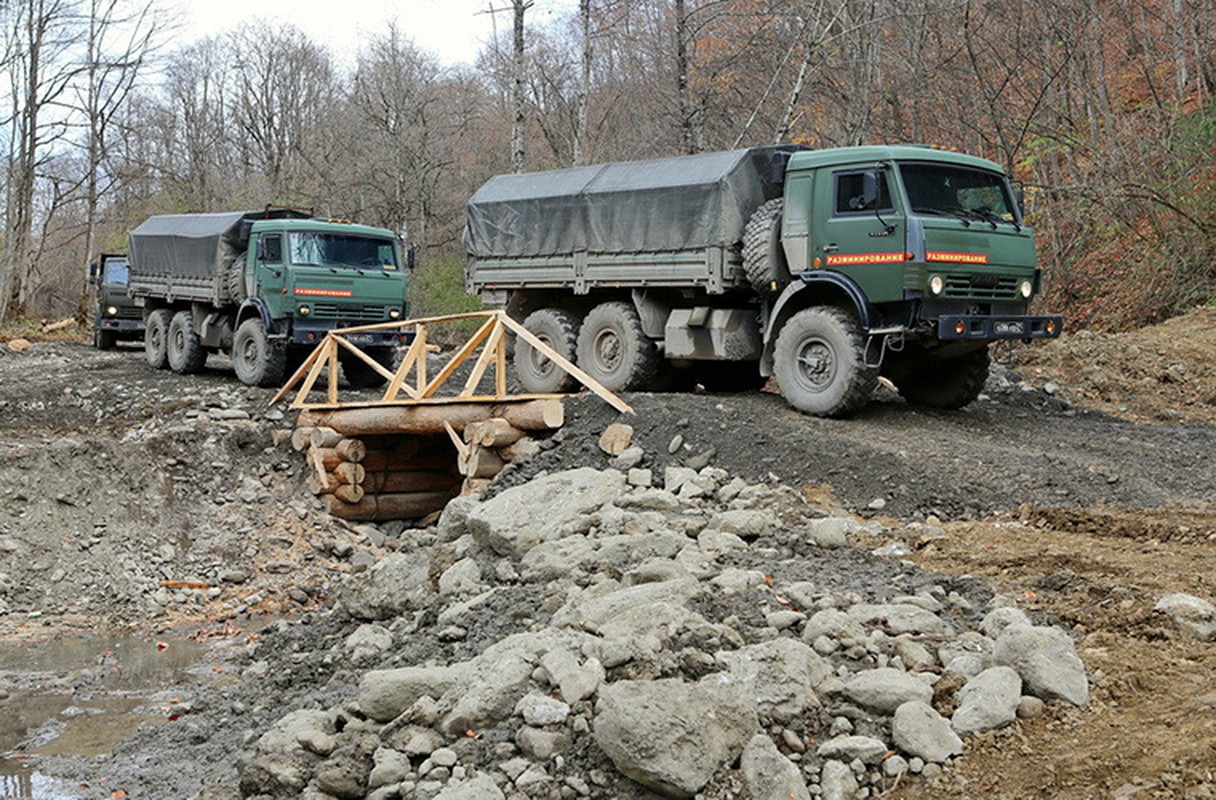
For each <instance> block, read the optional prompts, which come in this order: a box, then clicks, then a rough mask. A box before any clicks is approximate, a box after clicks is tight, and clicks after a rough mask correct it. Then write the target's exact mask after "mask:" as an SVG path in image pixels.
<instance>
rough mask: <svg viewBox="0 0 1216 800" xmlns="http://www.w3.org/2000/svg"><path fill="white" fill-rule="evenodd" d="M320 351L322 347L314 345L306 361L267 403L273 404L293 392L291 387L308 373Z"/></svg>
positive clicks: (306, 394)
mask: <svg viewBox="0 0 1216 800" xmlns="http://www.w3.org/2000/svg"><path fill="white" fill-rule="evenodd" d="M320 352H321V348H320V347H319V346H318V347H314V348H313V349H312V352H311V353H309V354H308V358H306V359H304V363H303V364H301V365H300V366H298V367H296V371H295V372H293V373H291V377H290V378H288V379H287V383H285V384H283V386H282V387H281V388H280V389H279V391H277V392H275V395H274V397H272V398H270V402H269V403H267V405H271V406H272V405H274V404H275V403H277V402H279V401H280V400H282V399H284V398H286V397H287V395H288V394H289V393H290V392H291V388H292V387H293V386H295V385H296V383H297V382H298V381H299V380H300V378H302V377H304V375H305V373H307V372H308V371H309V369H311V368H312V365H313V362H314V361H316V360H317V356H318V354H319V353H320ZM304 396H305V397H307V396H308V392H305V393H304Z"/></svg>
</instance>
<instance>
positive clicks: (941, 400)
mask: <svg viewBox="0 0 1216 800" xmlns="http://www.w3.org/2000/svg"><path fill="white" fill-rule="evenodd" d="M988 363H989V362H988V347H987V346H984V347H982V348H980V349H979V350H972V351H971V352H969V353H965V354H964V355H961V356H958V357H957V358H951V359H946V360H944V361H931V362H929V363H928V364H926V365H925V366H924V367H923V368H921V369H919V370H917V371H916V372H913V373H911V374H909V375H905V376H903V377H902V378H900V379H899V380H896V381H894V383H895V388H897V389H899V393H900V394H901V395H903V397H904V399H905V400H907V401H908V402H909V403H914V404H916V405H921V406H929V407H931V408H949V409H954V408H962V407H963V406H965V405H967V404H968V403H970V402H971V401H972V400H974V399H975V398H977V397H979V395H980V392H982V391H983V390H984V383H985V382H987V380H988Z"/></svg>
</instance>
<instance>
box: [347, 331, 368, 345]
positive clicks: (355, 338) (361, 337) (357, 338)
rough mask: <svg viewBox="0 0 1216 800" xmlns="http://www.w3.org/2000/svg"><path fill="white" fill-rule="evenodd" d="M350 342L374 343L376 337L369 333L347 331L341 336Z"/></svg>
mask: <svg viewBox="0 0 1216 800" xmlns="http://www.w3.org/2000/svg"><path fill="white" fill-rule="evenodd" d="M343 338H344V339H346V341H348V342H350V343H351V344H375V343H376V337H375V336H374V335H372V334H370V333H348V334H346V335H345V336H343Z"/></svg>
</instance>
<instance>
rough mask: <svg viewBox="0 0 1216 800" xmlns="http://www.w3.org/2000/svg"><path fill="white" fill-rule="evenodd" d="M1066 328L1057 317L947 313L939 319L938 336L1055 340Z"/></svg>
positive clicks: (943, 338) (975, 338)
mask: <svg viewBox="0 0 1216 800" xmlns="http://www.w3.org/2000/svg"><path fill="white" fill-rule="evenodd" d="M1063 330H1064V321H1063V319H1062V318H1061V317H1053V316H1047V317H1025V316H943V317H938V319H937V338H938V339H942V340H945V341H957V340H960V339H971V340H979V341H988V340H995V339H1026V340H1029V339H1055V338H1058V337H1059V335H1060V332H1061V331H1063Z"/></svg>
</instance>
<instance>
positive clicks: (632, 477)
mask: <svg viewBox="0 0 1216 800" xmlns="http://www.w3.org/2000/svg"><path fill="white" fill-rule="evenodd" d="M625 481H626V482H627V483H628V484H629V485H630V486H641V487H643V488H649V487H650V486H651V485H652V484H653V483H654V473H652V472H651V471H650V470H648V469H638V468H637V467H634V468H633V469H630V470H628V472H627V473H626V475H625Z"/></svg>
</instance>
